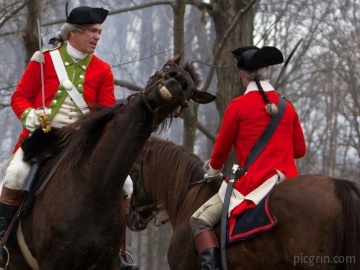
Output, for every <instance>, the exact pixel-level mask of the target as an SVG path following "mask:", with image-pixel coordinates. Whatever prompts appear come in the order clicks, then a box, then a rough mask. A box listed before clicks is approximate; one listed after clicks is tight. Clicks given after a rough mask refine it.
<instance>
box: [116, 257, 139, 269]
mask: <svg viewBox="0 0 360 270" xmlns="http://www.w3.org/2000/svg"><path fill="white" fill-rule="evenodd" d="M119 261H120V269H121V270H138V269H140V267H139V266H137V265H135V264H130V263H127V262H126V261H125V259H124V257H123V256H121V255H119Z"/></svg>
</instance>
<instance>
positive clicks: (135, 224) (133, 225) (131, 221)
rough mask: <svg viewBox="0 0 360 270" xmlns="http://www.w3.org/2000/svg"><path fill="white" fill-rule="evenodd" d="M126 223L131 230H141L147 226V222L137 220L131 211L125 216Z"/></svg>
mask: <svg viewBox="0 0 360 270" xmlns="http://www.w3.org/2000/svg"><path fill="white" fill-rule="evenodd" d="M126 225H127V226H128V228H129V229H130V230H131V231H133V232H139V231H143V230H145V229H146V228H147V224H145V223H144V222H142V221H141V220H139V218H138V216H137V215H136V214H134V213H132V212H131V211H130V213H129V214H128V215H127V216H126Z"/></svg>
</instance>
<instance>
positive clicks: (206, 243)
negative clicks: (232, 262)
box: [194, 228, 222, 270]
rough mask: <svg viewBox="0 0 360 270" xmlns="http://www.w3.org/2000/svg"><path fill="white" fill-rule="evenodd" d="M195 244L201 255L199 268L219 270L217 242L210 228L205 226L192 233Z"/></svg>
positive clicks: (219, 261) (220, 267)
mask: <svg viewBox="0 0 360 270" xmlns="http://www.w3.org/2000/svg"><path fill="white" fill-rule="evenodd" d="M194 240H195V245H196V248H197V251H198V252H199V255H200V257H201V270H221V269H222V265H221V257H220V250H219V244H218V242H217V239H216V235H215V233H214V230H213V229H212V228H206V229H204V230H201V231H200V232H197V233H196V234H195V235H194Z"/></svg>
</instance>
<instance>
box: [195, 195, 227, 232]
mask: <svg viewBox="0 0 360 270" xmlns="http://www.w3.org/2000/svg"><path fill="white" fill-rule="evenodd" d="M222 209H223V203H222V202H221V200H220V197H219V193H216V194H215V195H214V196H212V197H211V198H210V199H209V200H208V201H206V202H205V203H204V204H203V205H202V206H200V208H199V209H198V210H197V211H196V212H195V213H194V214H193V215H192V217H194V218H197V219H201V220H202V221H204V222H206V223H207V224H209V225H210V227H214V226H215V225H216V224H217V223H218V222H220V221H221V214H222Z"/></svg>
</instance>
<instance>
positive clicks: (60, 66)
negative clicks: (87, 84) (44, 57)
mask: <svg viewBox="0 0 360 270" xmlns="http://www.w3.org/2000/svg"><path fill="white" fill-rule="evenodd" d="M50 56H51V58H52V61H53V63H54V67H55V71H56V74H57V76H58V78H59V82H60V84H61V85H62V86H64V88H65V90H66V92H67V93H68V94H69V96H70V97H71V98H72V100H73V101H74V103H75V104H76V106H77V107H78V108H79V109H80V111H81V112H82V114H85V113H88V112H89V111H90V110H89V108H88V106H87V104H86V102H85V100H84V98H83V97H82V95H81V94H80V93H79V92H78V90H77V89H76V88H75V86H74V85H73V84H72V82H71V81H70V80H69V77H68V75H67V73H66V69H65V66H64V63H63V61H62V59H61V55H60V52H59V50H53V51H50Z"/></svg>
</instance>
